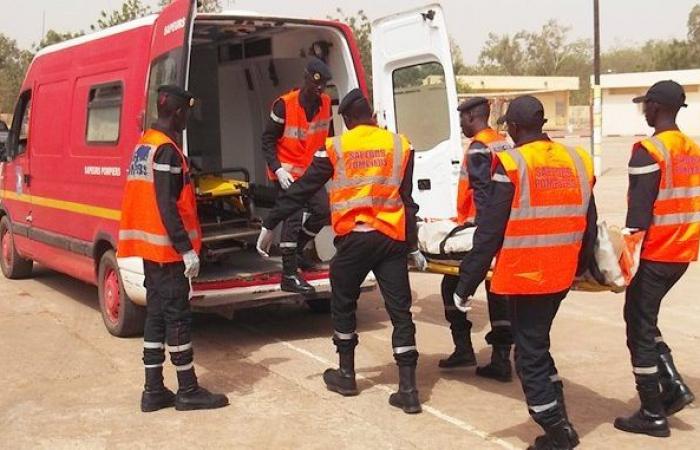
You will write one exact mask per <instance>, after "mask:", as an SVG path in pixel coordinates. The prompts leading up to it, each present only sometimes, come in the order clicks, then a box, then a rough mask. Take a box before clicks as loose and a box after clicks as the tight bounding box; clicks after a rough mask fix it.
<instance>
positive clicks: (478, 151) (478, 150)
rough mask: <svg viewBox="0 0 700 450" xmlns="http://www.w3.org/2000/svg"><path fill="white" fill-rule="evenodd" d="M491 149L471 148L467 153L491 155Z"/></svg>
mask: <svg viewBox="0 0 700 450" xmlns="http://www.w3.org/2000/svg"><path fill="white" fill-rule="evenodd" d="M490 154H491V150H490V149H488V148H470V149H467V155H490Z"/></svg>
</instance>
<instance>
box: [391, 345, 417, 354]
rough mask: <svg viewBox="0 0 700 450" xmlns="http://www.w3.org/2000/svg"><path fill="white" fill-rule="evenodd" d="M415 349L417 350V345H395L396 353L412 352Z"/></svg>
mask: <svg viewBox="0 0 700 450" xmlns="http://www.w3.org/2000/svg"><path fill="white" fill-rule="evenodd" d="M415 350H417V349H416V346H415V345H407V346H405V347H394V354H395V355H400V354H402V353H406V352H412V351H415Z"/></svg>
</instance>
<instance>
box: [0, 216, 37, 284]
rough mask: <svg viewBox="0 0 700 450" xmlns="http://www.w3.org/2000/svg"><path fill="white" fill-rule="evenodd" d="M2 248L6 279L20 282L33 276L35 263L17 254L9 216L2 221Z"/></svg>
mask: <svg viewBox="0 0 700 450" xmlns="http://www.w3.org/2000/svg"><path fill="white" fill-rule="evenodd" d="M0 248H1V249H2V257H0V267H1V268H2V273H3V275H5V277H6V278H9V279H11V280H19V279H22V278H28V277H30V276H31V275H32V267H33V266H34V262H33V261H32V260H31V259H26V258H22V257H21V256H20V255H19V253H17V249H16V248H15V239H14V236H13V234H12V225H11V223H10V219H9V218H8V217H7V216H4V217H3V218H2V220H0Z"/></svg>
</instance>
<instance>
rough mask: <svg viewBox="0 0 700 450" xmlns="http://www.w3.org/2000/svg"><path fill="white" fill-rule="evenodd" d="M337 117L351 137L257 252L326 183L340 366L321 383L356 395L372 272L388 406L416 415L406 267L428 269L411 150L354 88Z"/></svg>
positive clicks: (271, 220)
mask: <svg viewBox="0 0 700 450" xmlns="http://www.w3.org/2000/svg"><path fill="white" fill-rule="evenodd" d="M338 111H339V113H340V114H342V116H343V120H344V121H345V125H346V127H347V129H348V130H349V131H347V132H346V133H344V134H343V135H342V136H340V137H337V138H333V139H328V141H326V144H325V147H321V149H320V150H319V151H317V152H316V155H315V157H314V160H313V163H312V164H311V166H310V167H309V170H307V171H306V173H305V174H304V175H303V176H302V177H301V178H300V179H299V180H297V181H296V182H295V183H294V184H293V185H292V187H291V188H289V190H287V192H286V193H285V194H284V195H283V196H282V197H281V198H279V200H278V203H277V205H276V206H275V208H274V209H273V210H272V211H271V212H270V215H269V216H268V217H267V218H266V219H265V221H264V222H263V229H262V232H261V233H260V237H259V238H258V251H259V252H260V253H261V254H262V255H266V254H267V252H268V250H269V247H270V244H271V242H272V232H271V231H270V230H272V229H273V228H274V227H275V226H276V225H277V224H278V223H279V222H280V221H282V220H284V218H285V217H288V216H289V215H291V214H293V213H294V211H296V210H297V209H298V208H300V207H301V206H302V205H303V204H304V203H305V202H306V201H307V199H308V198H310V197H311V196H312V195H314V194H315V193H316V192H318V191H319V190H320V189H321V188H322V187H323V186H324V185H325V184H326V183H327V182H329V181H330V188H329V189H330V192H329V197H330V204H331V221H332V225H333V230H334V231H335V233H336V235H337V237H336V240H335V246H336V250H337V253H336V255H335V257H334V258H333V260H332V262H331V267H330V277H331V286H332V288H333V294H332V298H331V312H332V319H333V326H334V328H335V332H334V334H333V342H334V344H335V345H336V348H337V350H338V354H339V359H340V368H339V369H328V370H326V372H325V373H324V374H323V380H324V382H325V383H326V386H327V388H328V389H330V390H331V391H334V392H337V393H339V394H341V395H345V396H350V395H357V394H358V390H357V384H356V382H355V346H357V343H358V337H357V332H356V318H355V311H356V309H357V299H358V297H359V295H360V285H361V284H362V282H363V281H364V280H365V278H366V277H367V274H368V273H369V272H370V271H372V272H374V275H375V276H376V277H377V282H378V283H379V288H380V290H381V292H382V295H383V296H384V303H385V306H386V309H387V312H388V313H389V317H390V318H391V323H392V324H393V326H394V332H393V335H392V347H393V351H394V359H395V360H396V363H397V364H398V366H399V390H398V392H396V393H394V394H391V396H390V397H389V403H390V404H391V405H393V406H395V407H398V408H401V409H403V411H404V412H406V413H409V414H410V413H418V412H420V411H421V406H420V402H419V400H418V390H417V388H416V364H417V362H418V351H417V349H416V339H415V331H416V327H415V325H414V324H413V319H412V317H411V287H410V285H409V281H408V267H407V263H408V260H409V258H410V259H411V260H412V261H413V264H414V265H416V266H417V267H418V268H420V269H422V270H425V267H426V265H427V263H426V261H425V258H423V256H422V254H421V253H420V252H419V251H418V246H417V244H418V234H417V228H416V213H417V212H418V205H417V204H416V203H415V202H414V201H413V198H412V190H413V180H412V178H413V150H412V148H411V145H410V144H409V142H408V140H407V139H406V138H405V137H403V136H401V135H399V134H394V133H391V132H389V131H386V130H384V129H382V128H379V127H378V126H377V124H376V122H375V120H374V118H373V117H372V109H371V107H370V106H369V102H368V101H367V99H366V98H365V97H364V95H363V94H362V92H361V91H360V90H359V89H354V90H352V91H351V92H350V93H348V95H346V96H345V98H344V99H343V101H342V102H341V104H340V106H339V108H338Z"/></svg>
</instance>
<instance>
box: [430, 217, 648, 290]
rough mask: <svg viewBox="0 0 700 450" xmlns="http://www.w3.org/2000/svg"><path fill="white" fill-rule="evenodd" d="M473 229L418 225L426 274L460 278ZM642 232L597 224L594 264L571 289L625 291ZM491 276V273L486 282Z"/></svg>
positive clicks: (449, 222)
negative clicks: (629, 231)
mask: <svg viewBox="0 0 700 450" xmlns="http://www.w3.org/2000/svg"><path fill="white" fill-rule="evenodd" d="M475 231H476V226H474V225H473V224H466V225H459V224H457V223H455V222H454V221H452V220H435V221H428V222H421V223H420V224H419V228H418V248H419V249H420V250H421V252H422V253H423V255H424V256H425V258H426V259H427V260H428V267H427V269H426V270H427V271H428V272H432V273H439V274H443V275H454V276H457V275H459V264H460V262H461V261H462V259H463V258H468V257H469V251H470V250H471V249H472V246H473V242H474V232H475ZM643 237H644V233H634V234H632V233H628V232H626V231H624V230H621V229H620V228H619V227H616V226H608V225H607V224H606V223H605V222H601V223H600V224H598V239H597V241H596V244H595V250H594V261H593V262H592V264H591V267H590V268H589V269H588V270H587V271H586V272H585V273H584V274H583V275H581V276H580V277H577V278H576V279H575V280H574V285H573V286H572V289H573V290H580V291H588V292H600V291H613V292H622V291H624V290H625V288H626V287H627V285H628V284H629V282H630V280H631V279H632V277H633V276H634V273H635V272H636V270H637V267H638V266H639V257H640V253H641V244H642V240H643ZM490 277H491V272H490V271H489V274H488V275H487V279H488V278H490Z"/></svg>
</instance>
